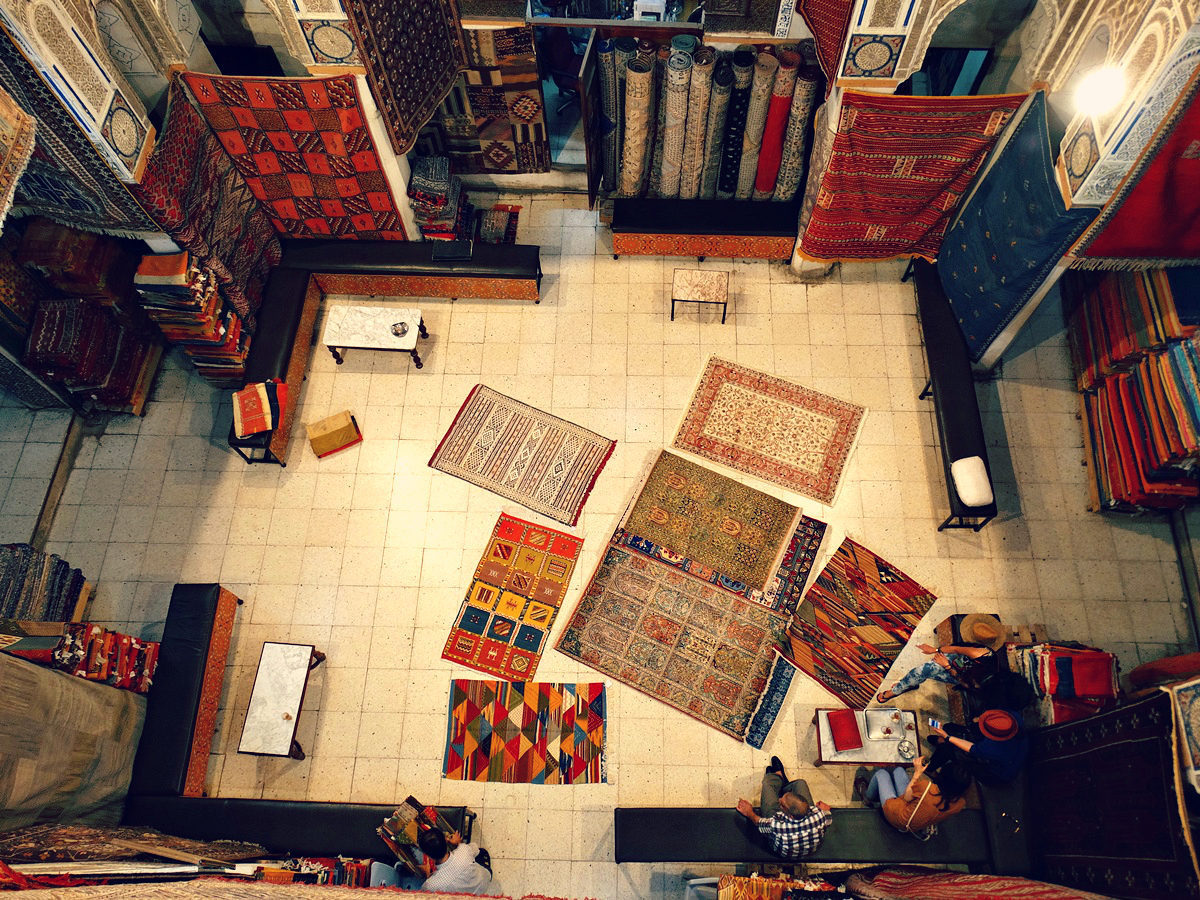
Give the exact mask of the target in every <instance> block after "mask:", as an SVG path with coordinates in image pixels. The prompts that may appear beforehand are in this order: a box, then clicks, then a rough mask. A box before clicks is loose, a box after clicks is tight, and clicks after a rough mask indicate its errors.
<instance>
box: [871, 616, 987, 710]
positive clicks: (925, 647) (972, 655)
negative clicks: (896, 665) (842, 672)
mask: <svg viewBox="0 0 1200 900" xmlns="http://www.w3.org/2000/svg"><path fill="white" fill-rule="evenodd" d="M960 628H961V631H962V634H963V637H964V638H966V640H965V641H964V642H963V643H962V644H947V645H946V646H943V647H934V646H932V645H931V644H918V645H917V649H919V650H920V651H921V652H922V653H925V654H926V655H929V656H932V657H933V659H932V660H930V661H929V662H925V663H922V664H921V665H919V666H916V667H915V668H913V669H911V670H910V671H909V673H908V674H907V675H905V676H904V677H903V678H901V679H900V680H899V681H897V682H896V683H895V684H893V685H892V686H891V687H890V688H888V689H886V690H882V691H880V692H879V693H878V694H877V695H876V696H875V699H876V700H878V701H879V702H880V703H887V702H888V701H889V700H894V699H895V698H896V697H897V696H899V695H900V694H904V693H907V692H908V691H912V690H915V689H916V688H917V687H919V686H920V685H921V683H922V682H925V681H928V680H930V679H932V680H934V681H940V682H942V683H943V684H962V683H963V679H964V673H969V676H968V679H967V680H968V682H970V681H977V680H979V679H980V678H982V676H983V675H984V673H985V670H986V669H992V668H994V659H993V658H992V657H993V654H994V653H995V651H996V650H998V649H999V648H1000V647H1003V646H1004V631H1003V629H1002V627H1001V625H1000V622H999V620H998V619H996V618H995V617H994V616H985V615H970V616H967V617H966V618H964V619H963V621H962V625H961V626H960ZM968 686H969V685H968Z"/></svg>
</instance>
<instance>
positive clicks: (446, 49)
mask: <svg viewBox="0 0 1200 900" xmlns="http://www.w3.org/2000/svg"><path fill="white" fill-rule="evenodd" d="M343 6H344V7H345V9H346V15H347V16H349V17H350V28H351V30H352V31H353V32H354V41H355V43H356V44H357V45H358V51H359V58H360V59H361V60H362V63H363V65H364V66H365V67H366V70H367V83H368V84H369V85H370V86H371V96H373V97H374V98H375V103H376V104H377V105H378V107H379V112H380V114H381V115H382V117H383V122H384V125H386V126H387V130H388V137H389V138H390V139H391V142H392V148H393V149H394V150H395V151H396V152H397V153H407V152H408V151H409V150H411V149H412V146H413V144H414V143H415V142H416V139H417V131H418V130H419V129H420V128H421V126H422V125H424V124H425V123H426V122H428V121H429V119H430V117H432V116H433V114H434V113H435V112H436V111H437V108H438V106H439V105H440V104H441V102H442V100H443V98H445V96H446V94H448V93H449V92H450V88H452V87H453V86H454V82H455V81H456V80H457V79H458V73H459V72H461V71H462V70H463V69H465V68H466V67H467V50H466V45H465V43H464V41H463V31H462V25H461V23H460V22H459V16H458V5H457V4H456V3H455V2H454V0H344V3H343Z"/></svg>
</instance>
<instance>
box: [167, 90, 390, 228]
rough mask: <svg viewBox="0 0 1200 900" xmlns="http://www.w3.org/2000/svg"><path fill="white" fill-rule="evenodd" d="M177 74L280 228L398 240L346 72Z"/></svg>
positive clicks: (375, 155)
mask: <svg viewBox="0 0 1200 900" xmlns="http://www.w3.org/2000/svg"><path fill="white" fill-rule="evenodd" d="M183 78H184V81H186V82H187V86H188V87H189V88H190V89H191V92H192V95H193V96H194V97H195V99H196V103H197V105H198V107H199V109H200V112H201V113H202V114H203V116H204V118H205V119H207V120H208V124H209V125H211V126H212V129H213V132H214V133H215V134H216V136H217V139H218V140H219V141H220V142H221V144H222V146H224V148H225V150H226V152H228V153H229V155H230V157H232V159H233V164H234V165H235V166H236V167H237V169H238V171H239V172H241V173H242V175H243V177H245V179H246V183H247V184H248V185H249V186H250V189H251V190H252V191H253V192H254V195H255V196H256V197H257V198H258V199H259V200H261V201H263V204H264V206H265V208H266V210H267V214H268V215H269V216H270V217H271V221H272V223H273V224H274V225H275V228H276V229H277V230H278V231H279V232H281V233H283V234H286V235H288V236H289V237H294V238H322V237H337V238H346V239H360V240H400V241H402V240H405V235H404V225H403V224H402V222H401V221H400V213H399V212H398V210H397V209H396V202H395V200H394V199H393V197H392V190H391V187H390V186H389V185H388V181H387V177H386V176H385V175H384V173H383V168H382V166H381V164H380V161H379V154H378V153H377V152H376V150H375V143H374V141H372V139H371V133H370V131H369V130H368V128H367V123H366V118H365V116H364V114H363V110H362V107H361V106H360V104H359V98H358V87H357V85H356V84H355V81H354V76H353V75H337V76H334V77H331V78H233V77H226V76H221V75H203V74H201V73H198V72H185V73H184V75H183Z"/></svg>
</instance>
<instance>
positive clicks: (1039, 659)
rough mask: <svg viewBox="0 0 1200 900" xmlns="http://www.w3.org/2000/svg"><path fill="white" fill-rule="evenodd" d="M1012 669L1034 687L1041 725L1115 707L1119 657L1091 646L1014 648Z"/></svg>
mask: <svg viewBox="0 0 1200 900" xmlns="http://www.w3.org/2000/svg"><path fill="white" fill-rule="evenodd" d="M1009 666H1010V667H1011V668H1012V669H1013V671H1015V672H1018V673H1019V674H1021V675H1022V676H1023V677H1024V678H1025V680H1026V681H1028V682H1029V684H1030V685H1031V686H1032V687H1033V690H1034V693H1035V695H1036V696H1037V700H1036V702H1035V704H1034V706H1033V709H1034V710H1035V711H1036V714H1037V715H1038V716H1039V719H1040V722H1041V724H1042V725H1058V724H1061V723H1063V722H1072V721H1074V720H1076V719H1082V718H1085V717H1086V716H1090V715H1094V714H1095V713H1098V712H1100V711H1101V710H1104V709H1108V708H1110V707H1112V706H1115V705H1116V702H1117V690H1118V685H1117V658H1116V657H1115V656H1113V655H1112V654H1111V653H1105V652H1104V651H1103V650H1096V649H1094V648H1091V647H1082V646H1074V647H1067V646H1063V645H1059V644H1048V643H1043V644H1032V645H1030V646H1028V647H1018V648H1014V650H1013V651H1012V653H1011V654H1010V656H1009Z"/></svg>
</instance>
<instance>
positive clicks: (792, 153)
mask: <svg viewBox="0 0 1200 900" xmlns="http://www.w3.org/2000/svg"><path fill="white" fill-rule="evenodd" d="M821 77H822V76H821V70H820V69H819V68H817V67H816V66H815V65H805V66H803V67H801V68H800V69H798V70H797V72H796V88H795V90H794V91H793V92H792V106H791V110H790V111H789V113H788V124H787V131H786V132H785V133H784V136H783V151H782V157H781V160H780V164H779V175H778V177H777V178H776V179H775V194H774V196H773V198H772V199H775V200H781V201H784V202H787V201H790V200H792V199H793V198H794V197H795V196H796V191H797V190H799V188H800V176H801V175H803V174H804V163H805V161H806V158H807V155H808V126H809V123H810V122H811V121H812V115H813V108H814V106H815V105H816V102H817V86H818V85H819V84H820V83H821Z"/></svg>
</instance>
